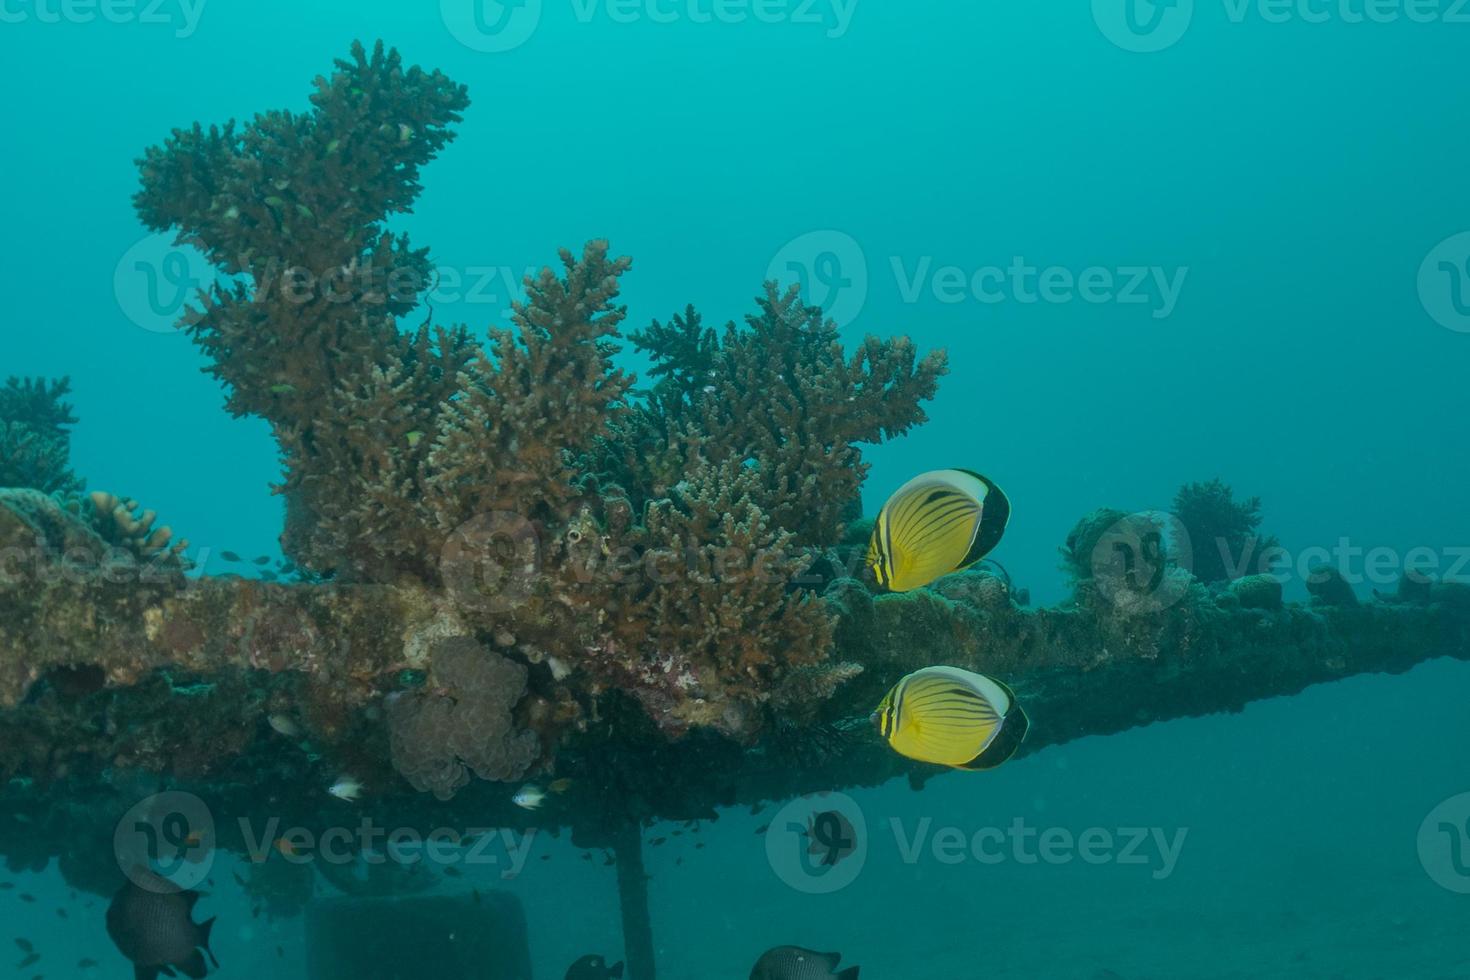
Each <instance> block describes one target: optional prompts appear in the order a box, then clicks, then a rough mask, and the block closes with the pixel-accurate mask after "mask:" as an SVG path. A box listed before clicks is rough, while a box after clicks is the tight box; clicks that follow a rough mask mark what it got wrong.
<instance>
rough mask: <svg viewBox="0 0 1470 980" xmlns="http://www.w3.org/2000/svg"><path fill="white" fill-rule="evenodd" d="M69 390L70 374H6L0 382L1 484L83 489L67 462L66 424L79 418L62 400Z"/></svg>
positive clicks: (62, 490) (65, 490)
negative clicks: (49, 376) (0, 385)
mask: <svg viewBox="0 0 1470 980" xmlns="http://www.w3.org/2000/svg"><path fill="white" fill-rule="evenodd" d="M70 393H71V380H70V379H69V378H61V379H60V380H57V381H50V382H48V381H47V380H46V379H45V378H35V379H34V380H33V379H30V378H9V379H8V380H7V381H6V382H5V386H4V387H3V388H0V487H26V488H30V489H34V490H40V491H42V492H43V493H60V494H73V493H80V492H81V489H82V481H81V480H79V479H78V478H77V476H76V474H74V473H72V471H71V469H70V468H69V459H70V456H71V433H70V431H69V430H70V427H71V426H73V425H75V424H76V421H77V420H76V418H75V417H74V416H73V415H72V414H71V405H69V404H67V403H66V402H65V401H63V399H64V398H66V396H67V395H68V394H70Z"/></svg>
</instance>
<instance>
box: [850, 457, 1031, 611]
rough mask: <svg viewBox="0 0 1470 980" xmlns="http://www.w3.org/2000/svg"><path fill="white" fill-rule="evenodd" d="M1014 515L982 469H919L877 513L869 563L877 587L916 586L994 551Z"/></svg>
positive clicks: (899, 588) (900, 588) (903, 589)
mask: <svg viewBox="0 0 1470 980" xmlns="http://www.w3.org/2000/svg"><path fill="white" fill-rule="evenodd" d="M1010 519H1011V502H1010V501H1009V500H1008V499H1006V495H1005V494H1004V493H1003V492H1001V489H1000V487H998V486H996V485H995V484H994V483H992V482H991V481H990V480H989V479H987V478H986V477H983V476H981V475H980V474H979V473H972V472H970V471H969V470H933V471H931V472H928V473H921V474H919V475H918V476H916V477H914V478H913V479H912V480H910V481H909V482H907V483H905V484H904V485H903V486H901V487H899V488H898V491H897V492H896V493H894V495H893V496H891V497H889V498H888V502H887V503H886V504H884V505H883V509H882V510H881V511H879V512H878V520H877V522H876V523H874V525H873V538H872V540H871V541H869V542H868V566H869V567H870V568H872V569H873V576H874V577H875V578H876V579H877V580H878V584H879V585H882V586H884V587H886V588H888V589H891V590H893V591H894V592H907V591H908V590H910V589H917V588H919V587H920V586H923V585H928V584H929V583H930V582H933V581H934V580H935V579H937V578H940V577H942V576H945V575H948V574H949V573H950V572H957V571H959V570H960V569H962V568H968V567H969V566H971V565H973V564H975V563H976V562H977V561H979V560H980V559H982V558H984V557H985V556H986V555H988V554H990V552H991V551H992V550H994V548H995V546H996V545H997V544H999V543H1000V538H1001V535H1003V534H1004V533H1005V530H1006V524H1007V522H1009V521H1010Z"/></svg>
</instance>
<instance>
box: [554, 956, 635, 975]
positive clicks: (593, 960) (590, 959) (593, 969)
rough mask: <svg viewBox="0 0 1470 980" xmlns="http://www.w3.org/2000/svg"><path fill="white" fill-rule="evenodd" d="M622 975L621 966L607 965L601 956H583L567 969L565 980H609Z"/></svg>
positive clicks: (620, 964)
mask: <svg viewBox="0 0 1470 980" xmlns="http://www.w3.org/2000/svg"><path fill="white" fill-rule="evenodd" d="M622 975H623V964H622V963H614V964H613V965H612V966H608V965H607V960H605V959H603V958H602V957H601V956H596V955H589V956H584V957H582V958H581V959H579V960H577V962H575V963H573V964H572V965H571V966H570V967H568V968H567V975H566V980H610V978H613V977H621V976H622Z"/></svg>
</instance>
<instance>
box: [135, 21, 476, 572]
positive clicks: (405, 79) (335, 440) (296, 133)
mask: <svg viewBox="0 0 1470 980" xmlns="http://www.w3.org/2000/svg"><path fill="white" fill-rule="evenodd" d="M468 101H469V100H468V97H467V95H466V93H465V90H464V88H463V87H462V86H459V85H456V84H454V83H453V82H451V81H450V80H449V79H448V78H446V77H445V76H443V75H442V74H440V73H438V72H433V73H427V72H424V71H421V70H420V69H418V68H405V67H404V66H403V64H402V61H401V59H400V58H399V56H398V54H397V52H385V51H384V49H383V46H382V45H381V44H379V45H378V46H377V47H376V48H375V50H374V51H373V53H372V54H371V55H369V54H368V53H367V52H366V51H365V50H364V49H363V47H362V46H361V45H355V46H354V47H353V51H352V57H351V59H349V60H343V61H338V62H337V65H336V71H334V72H333V73H332V75H331V76H330V77H328V78H321V77H319V78H318V79H317V82H316V92H315V93H314V94H313V95H312V97H311V102H312V109H311V111H310V112H308V113H306V114H304V115H297V114H293V113H290V112H285V111H276V112H268V113H264V114H261V115H258V116H256V117H255V119H254V120H252V121H251V122H250V123H249V124H248V125H246V126H244V127H243V128H238V129H237V127H236V126H235V124H234V123H233V122H231V123H229V124H227V125H225V126H223V127H211V128H210V129H208V130H207V131H206V130H205V129H203V128H202V127H201V126H199V125H198V124H196V125H195V126H194V127H193V128H192V129H189V130H175V131H174V133H173V136H172V137H171V138H170V139H169V140H168V141H167V142H166V143H165V144H164V145H163V146H161V147H153V148H151V149H149V150H148V151H147V152H146V154H145V155H144V157H143V158H142V159H141V160H140V161H139V168H140V170H141V174H142V181H143V187H142V190H141V191H139V193H138V195H137V197H136V199H135V203H136V205H137V209H138V213H139V215H140V216H141V217H142V219H143V221H144V222H145V223H146V224H147V225H148V226H149V227H150V228H153V229H155V230H159V231H163V230H167V229H170V228H174V229H177V230H178V231H179V233H180V236H181V237H183V238H186V239H187V240H188V241H189V242H191V243H192V244H194V245H195V246H197V247H199V248H201V249H202V250H203V251H204V253H205V255H206V256H208V258H209V259H210V261H212V262H213V263H214V264H215V265H216V266H217V267H218V268H219V270H220V272H221V273H222V274H223V275H224V276H226V277H228V278H227V279H226V281H224V282H221V283H216V284H214V285H212V286H211V287H210V289H209V291H208V293H207V295H205V297H204V300H203V310H202V311H199V312H198V313H197V314H196V315H193V316H191V317H190V318H189V319H190V321H191V326H190V327H189V330H190V332H191V334H192V335H193V337H194V339H195V341H196V342H197V343H198V344H199V345H200V347H201V348H202V349H203V350H204V352H205V354H206V355H208V357H209V359H210V367H209V370H210V371H211V372H213V373H214V374H215V376H216V377H218V378H219V379H220V380H221V381H222V382H224V383H225V384H226V385H227V386H228V387H227V390H228V393H229V394H228V401H227V404H228V407H229V409H230V410H231V411H232V412H233V413H235V414H236V415H255V416H259V417H261V418H264V419H266V420H267V421H269V422H270V423H271V426H272V427H273V429H274V431H275V434H276V437H277V439H278V441H279V442H280V445H281V449H282V452H283V455H284V457H285V462H286V480H285V483H284V486H283V489H284V491H285V492H286V493H287V494H288V495H289V500H290V504H291V508H292V515H291V523H290V526H289V527H288V529H287V530H288V534H287V546H288V548H289V549H290V550H291V551H292V552H293V553H294V554H295V555H296V556H297V557H298V558H299V559H300V560H301V561H302V562H303V563H305V564H306V565H307V566H308V567H311V568H314V569H316V570H318V571H333V570H336V571H341V572H343V573H345V574H346V575H347V576H348V577H355V578H370V579H381V578H390V577H395V576H396V575H397V574H401V573H403V572H405V571H406V572H408V573H418V574H423V573H424V569H423V568H422V567H415V563H414V561H413V558H414V556H415V555H422V554H423V553H424V552H425V550H426V549H425V547H424V546H423V541H424V539H423V527H422V524H421V522H419V521H418V520H417V516H418V515H416V514H414V513H413V512H412V510H411V508H405V507H403V506H401V505H400V504H396V503H395V501H399V500H402V499H404V498H406V497H409V496H412V495H413V493H414V492H415V491H416V489H417V488H418V481H419V480H420V478H421V473H422V467H423V465H424V461H425V459H426V458H427V455H428V453H429V451H430V448H431V442H430V440H428V439H423V438H417V439H416V438H413V433H419V434H420V435H422V434H424V433H427V432H430V431H432V430H431V427H430V422H431V421H432V420H431V418H430V417H429V416H430V415H431V413H433V412H434V411H436V406H439V405H441V404H442V403H444V402H445V401H446V400H448V399H449V398H451V397H453V396H454V395H455V394H456V392H457V391H458V387H459V375H460V372H461V370H463V368H464V367H465V366H466V365H468V364H469V363H470V361H471V360H472V359H473V357H474V356H475V353H476V351H475V348H474V345H473V344H471V343H470V341H469V339H468V336H467V335H466V334H465V332H464V331H462V330H432V331H431V330H429V329H428V328H427V327H425V328H421V329H419V330H417V331H414V332H411V333H407V334H405V333H401V332H400V331H399V329H398V326H397V322H396V317H398V316H402V315H404V314H406V313H408V312H409V311H410V310H411V309H413V307H414V305H415V304H416V303H417V301H418V298H419V296H420V294H421V293H422V292H423V291H424V290H425V289H426V288H427V287H428V285H429V283H430V264H429V259H428V254H427V250H425V249H415V248H413V247H411V246H410V245H409V242H408V239H407V237H406V236H404V235H397V236H395V235H393V234H390V233H389V232H388V231H387V230H385V229H384V227H383V224H384V222H385V221H386V220H387V219H388V218H389V217H390V216H391V215H393V214H395V213H398V212H405V211H408V210H410V208H411V205H412V203H413V201H414V199H415V198H416V197H417V196H418V193H419V191H420V190H421V187H420V185H419V182H418V174H419V168H420V167H421V166H423V165H424V164H425V163H427V162H428V161H429V160H431V159H433V158H434V156H435V155H436V154H437V153H438V152H439V151H440V150H441V149H442V148H443V147H444V145H445V144H446V143H447V142H449V140H450V139H452V135H453V134H452V133H451V131H450V128H449V127H450V125H451V124H452V123H455V122H457V121H458V120H459V118H460V115H459V113H460V112H461V111H462V110H463V109H464V108H465V106H466V105H467V104H468ZM405 566H406V567H405Z"/></svg>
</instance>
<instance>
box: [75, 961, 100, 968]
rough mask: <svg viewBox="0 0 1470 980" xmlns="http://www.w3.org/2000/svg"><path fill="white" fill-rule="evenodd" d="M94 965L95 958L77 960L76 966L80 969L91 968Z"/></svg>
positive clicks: (95, 962) (95, 963)
mask: <svg viewBox="0 0 1470 980" xmlns="http://www.w3.org/2000/svg"><path fill="white" fill-rule="evenodd" d="M96 965H97V961H96V960H92V959H82V960H77V968H78V969H80V970H90V969H92V967H94V966H96Z"/></svg>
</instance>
